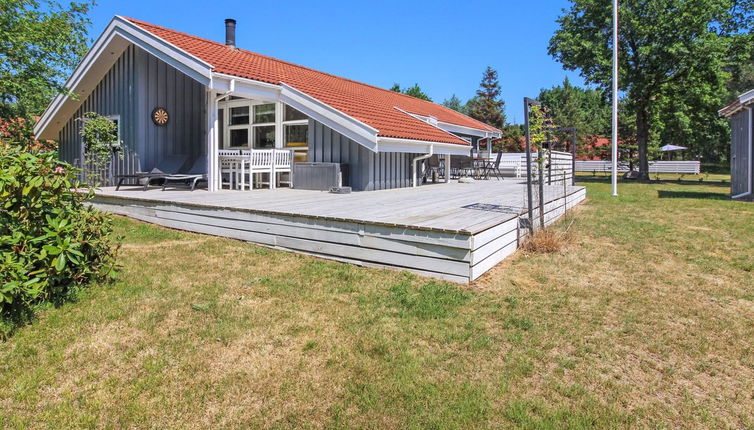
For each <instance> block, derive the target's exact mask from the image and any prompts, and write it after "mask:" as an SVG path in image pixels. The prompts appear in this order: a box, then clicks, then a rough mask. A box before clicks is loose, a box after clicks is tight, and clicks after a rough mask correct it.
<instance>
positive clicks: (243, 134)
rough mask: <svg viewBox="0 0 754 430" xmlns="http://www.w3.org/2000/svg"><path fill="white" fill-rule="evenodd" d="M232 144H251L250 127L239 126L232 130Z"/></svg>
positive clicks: (246, 145) (237, 145)
mask: <svg viewBox="0 0 754 430" xmlns="http://www.w3.org/2000/svg"><path fill="white" fill-rule="evenodd" d="M229 140H230V142H228V143H229V144H230V146H231V147H239V146H242V147H248V146H249V129H248V128H239V129H236V130H231V131H230V139H229Z"/></svg>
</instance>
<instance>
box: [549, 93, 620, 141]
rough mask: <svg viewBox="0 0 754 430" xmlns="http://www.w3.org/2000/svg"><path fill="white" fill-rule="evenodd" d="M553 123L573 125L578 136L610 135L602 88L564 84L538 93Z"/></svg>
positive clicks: (608, 114) (565, 125) (566, 125)
mask: <svg viewBox="0 0 754 430" xmlns="http://www.w3.org/2000/svg"><path fill="white" fill-rule="evenodd" d="M538 99H539V101H541V102H542V104H543V105H544V106H545V107H547V109H548V110H549V112H550V114H551V115H552V119H553V122H554V123H555V124H558V125H559V126H561V127H576V130H577V133H578V136H579V137H580V138H585V137H592V136H598V135H608V134H610V105H609V104H608V103H607V101H606V100H605V99H604V97H603V93H602V91H599V90H595V89H589V88H581V87H578V86H574V85H572V84H571V82H570V81H569V80H568V78H565V79H563V84H562V85H559V86H555V87H552V88H549V89H542V90H541V91H540V92H539V97H538Z"/></svg>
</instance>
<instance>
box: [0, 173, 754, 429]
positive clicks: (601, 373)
mask: <svg viewBox="0 0 754 430" xmlns="http://www.w3.org/2000/svg"><path fill="white" fill-rule="evenodd" d="M586 185H587V187H588V196H589V200H588V201H587V202H585V203H584V204H583V205H582V206H581V207H580V208H579V209H578V210H577V211H576V213H575V214H574V215H573V216H572V220H573V223H572V225H571V227H570V231H569V236H570V237H571V240H570V241H569V242H568V243H567V244H566V246H565V247H564V248H562V249H561V250H560V251H558V252H555V253H535V252H520V253H518V254H516V255H515V256H513V257H512V258H510V259H508V260H506V261H505V262H504V263H503V264H501V265H499V266H498V267H496V268H495V269H493V270H492V271H491V272H490V273H488V274H487V275H485V276H484V277H483V278H482V279H481V280H480V281H478V282H476V283H475V284H474V285H471V286H458V285H454V284H449V283H445V282H438V281H433V280H429V279H425V278H421V277H416V276H413V275H409V274H406V273H398V272H393V271H388V270H375V269H364V268H358V267H354V266H349V265H345V264H340V263H335V262H329V261H323V260H319V259H316V258H311V257H306V256H301V255H296V254H291V253H287V252H280V251H274V250H269V249H266V248H262V247H259V246H255V245H251V244H246V243H241V242H237V241H233V240H226V239H220V238H214V237H208V236H201V235H196V234H190V233H183V232H177V231H171V230H166V229H162V228H157V227H153V226H149V225H147V224H143V223H138V222H134V221H129V220H126V219H119V221H118V224H119V229H120V231H121V232H122V234H124V235H125V245H124V247H123V250H122V255H121V261H122V264H123V269H122V271H121V273H120V274H119V280H118V281H117V282H114V283H112V284H109V285H102V286H97V287H94V288H92V289H90V290H89V291H87V292H86V293H84V294H83V295H82V296H81V297H80V298H79V299H78V301H77V302H75V303H70V304H67V305H65V306H63V307H61V308H57V309H47V310H44V311H43V312H40V317H39V319H38V320H37V321H36V322H35V323H34V324H32V325H30V326H27V327H24V328H22V329H20V330H19V331H18V332H17V333H16V334H15V335H14V337H12V338H11V339H10V340H9V341H7V342H5V343H4V344H0V425H2V427H5V428H14V427H17V428H27V427H28V428H80V427H84V428H88V427H94V428H248V427H252V428H255V427H274V428H300V427H305V428H323V427H325V428H353V427H358V428H379V429H383V428H525V429H546V428H600V429H601V428H636V427H650V428H754V418H753V417H754V204H750V203H743V202H732V201H729V200H727V197H726V193H727V188H726V187H725V186H723V185H715V184H688V183H686V184H677V183H652V184H631V183H629V184H624V185H622V187H621V192H622V195H621V197H620V198H617V199H614V198H611V197H610V196H609V184H607V183H606V182H604V181H594V182H592V181H588V182H586ZM570 222H571V221H570V220H567V222H560V223H559V224H558V225H557V226H556V228H561V229H562V228H563V227H564V226H565V225H566V224H567V223H570Z"/></svg>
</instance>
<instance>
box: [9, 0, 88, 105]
mask: <svg viewBox="0 0 754 430" xmlns="http://www.w3.org/2000/svg"><path fill="white" fill-rule="evenodd" d="M92 4H93V3H92V2H89V1H85V2H75V1H74V2H71V3H68V4H67V5H66V6H61V5H60V4H59V3H57V2H54V1H44V2H41V3H40V2H39V1H36V0H0V117H2V118H15V117H24V116H33V115H39V114H41V113H42V111H43V110H44V108H45V107H46V106H47V104H48V103H49V102H50V100H51V99H52V98H53V97H54V96H55V95H56V94H58V93H59V92H60V91H62V90H63V84H64V83H65V78H66V77H67V75H68V73H69V72H70V70H71V69H72V68H73V67H74V66H75V65H76V63H77V62H78V60H79V58H80V57H81V55H83V54H84V52H86V43H87V38H86V34H87V28H88V26H89V24H90V21H89V18H87V15H86V14H87V12H88V11H89V9H90V7H91V6H92Z"/></svg>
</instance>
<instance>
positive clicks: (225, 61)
mask: <svg viewBox="0 0 754 430" xmlns="http://www.w3.org/2000/svg"><path fill="white" fill-rule="evenodd" d="M126 19H128V20H129V21H131V22H132V23H134V24H136V25H138V26H140V27H141V28H143V29H145V30H147V31H149V32H150V33H152V34H154V35H155V36H157V37H159V38H161V39H163V40H165V41H167V42H169V43H171V44H173V45H175V46H177V47H178V48H180V49H182V50H184V51H186V52H188V53H189V54H191V55H193V56H195V57H197V58H199V59H201V60H203V61H205V62H207V63H209V64H210V65H212V68H213V69H212V70H213V71H214V72H217V73H224V74H227V75H232V76H238V77H241V78H248V79H253V80H256V81H262V82H267V83H271V84H276V85H279V84H280V83H285V84H287V85H290V86H292V87H294V88H296V89H297V90H299V91H302V92H304V93H306V94H308V95H309V96H311V97H314V98H315V99H317V100H319V101H321V102H323V103H325V104H327V105H329V106H331V107H333V108H335V109H337V110H339V111H341V112H343V113H345V114H347V115H349V116H351V117H353V118H355V119H357V120H359V121H361V122H363V123H365V124H367V125H369V126H371V127H373V128H375V129H377V130H378V136H382V137H394V138H402V139H414V140H427V141H432V142H443V143H456V144H461V145H468V143H467V142H466V141H464V140H462V139H459V138H458V137H456V136H454V135H452V134H450V133H448V132H445V131H443V130H440V129H439V128H437V127H434V126H432V125H430V124H428V123H426V122H424V121H422V120H419V119H416V118H414V117H412V116H410V115H407V114H406V113H403V112H401V111H399V110H398V109H396V107H397V108H399V109H402V110H404V111H406V112H410V113H414V114H418V115H424V116H433V117H435V118H437V119H438V121H442V122H447V123H451V124H455V125H460V126H464V127H470V128H475V129H480V130H485V131H499V130H497V129H496V128H494V127H490V126H488V125H486V124H484V123H482V122H479V121H477V120H475V119H472V118H469V117H468V116H466V115H463V114H461V113H458V112H456V111H454V110H452V109H449V108H446V107H445V106H441V105H438V104H436V103H432V102H428V101H426V100H421V99H417V98H415V97H411V96H407V95H404V94H400V93H396V92H394V91H390V90H386V89H383V88H378V87H374V86H372V85H367V84H362V83H360V82H356V81H352V80H350V79H345V78H341V77H338V76H334V75H331V74H328V73H323V72H319V71H316V70H313V69H310V68H307V67H303V66H299V65H296V64H292V63H288V62H286V61H282V60H278V59H275V58H271V57H268V56H265V55H260V54H256V53H253V52H250V51H246V50H243V49H234V48H229V47H227V46H226V45H224V44H222V43H218V42H213V41H211V40H206V39H202V38H199V37H196V36H192V35H190V34H186V33H181V32H179V31H175V30H171V29H168V28H164V27H160V26H157V25H153V24H149V23H146V22H143V21H139V20H136V19H132V18H126Z"/></svg>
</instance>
